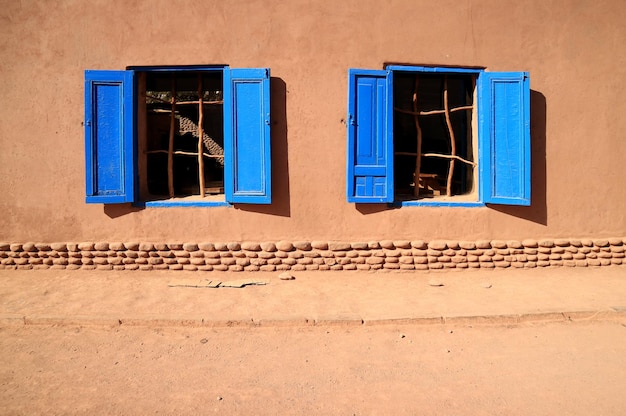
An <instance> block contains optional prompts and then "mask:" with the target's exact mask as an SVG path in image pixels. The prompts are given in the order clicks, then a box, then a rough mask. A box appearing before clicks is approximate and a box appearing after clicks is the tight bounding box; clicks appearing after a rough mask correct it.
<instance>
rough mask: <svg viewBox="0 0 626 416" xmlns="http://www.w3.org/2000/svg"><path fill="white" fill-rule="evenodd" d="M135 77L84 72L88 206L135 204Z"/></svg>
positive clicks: (116, 72) (130, 74) (117, 72)
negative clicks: (98, 204) (95, 204)
mask: <svg viewBox="0 0 626 416" xmlns="http://www.w3.org/2000/svg"><path fill="white" fill-rule="evenodd" d="M133 75H134V73H133V71H85V161H86V166H85V171H86V188H87V189H86V193H87V195H86V201H87V202H88V203H105V204H108V203H122V202H133V201H134V198H135V168H136V157H135V144H134V129H133V118H134V111H133V109H134V103H135V100H134V98H133V97H134V94H133Z"/></svg>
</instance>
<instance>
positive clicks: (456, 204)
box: [389, 200, 485, 208]
mask: <svg viewBox="0 0 626 416" xmlns="http://www.w3.org/2000/svg"><path fill="white" fill-rule="evenodd" d="M389 205H391V206H393V207H451V208H475V207H484V206H485V203H484V202H480V201H424V200H421V201H394V202H392V203H391V204H389Z"/></svg>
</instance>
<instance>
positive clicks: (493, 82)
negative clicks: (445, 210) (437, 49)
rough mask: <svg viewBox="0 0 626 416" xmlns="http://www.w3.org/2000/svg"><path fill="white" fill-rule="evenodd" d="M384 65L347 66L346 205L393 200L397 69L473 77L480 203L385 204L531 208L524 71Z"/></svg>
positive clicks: (528, 115) (527, 95)
mask: <svg viewBox="0 0 626 416" xmlns="http://www.w3.org/2000/svg"><path fill="white" fill-rule="evenodd" d="M386 69H387V72H385V71H376V70H361V69H350V71H349V88H348V155H347V156H348V157H347V159H348V163H347V193H348V202H364V203H381V202H387V203H389V202H392V201H393V198H394V190H393V130H392V126H393V72H394V71H404V72H419V73H449V74H454V73H458V74H475V75H477V77H478V78H477V90H478V94H477V96H478V102H477V107H478V119H479V120H478V121H479V131H478V143H477V145H478V178H479V179H478V187H479V201H467V202H450V201H447V202H446V201H437V200H429V201H426V200H415V201H395V202H393V203H392V204H391V205H392V206H403V207H404V206H433V207H481V206H485V203H491V204H509V205H530V186H531V179H530V172H531V166H530V86H529V77H528V73H527V72H510V73H509V72H485V71H484V70H483V69H480V68H452V67H426V66H399V65H388V66H387V68H386ZM385 88H387V90H385ZM381 126H383V127H381Z"/></svg>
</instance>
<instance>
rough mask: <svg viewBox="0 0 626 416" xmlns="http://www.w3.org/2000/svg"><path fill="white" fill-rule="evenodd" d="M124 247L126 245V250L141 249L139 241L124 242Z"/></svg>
mask: <svg viewBox="0 0 626 416" xmlns="http://www.w3.org/2000/svg"><path fill="white" fill-rule="evenodd" d="M124 247H126V250H139V242H137V241H129V242H126V243H124Z"/></svg>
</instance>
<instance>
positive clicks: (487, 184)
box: [478, 72, 531, 205]
mask: <svg viewBox="0 0 626 416" xmlns="http://www.w3.org/2000/svg"><path fill="white" fill-rule="evenodd" d="M478 100H479V102H478V104H479V121H480V125H479V135H478V137H479V143H478V146H479V166H480V167H479V175H480V176H479V186H480V197H481V200H482V201H483V202H486V203H492V204H508V205H530V173H531V172H530V170H531V169H530V81H529V77H528V73H527V72H482V73H481V74H480V76H479V78H478Z"/></svg>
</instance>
